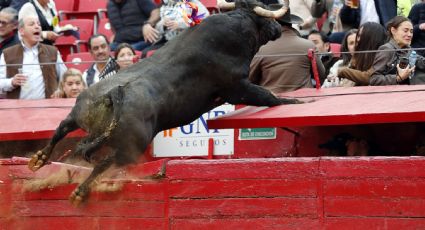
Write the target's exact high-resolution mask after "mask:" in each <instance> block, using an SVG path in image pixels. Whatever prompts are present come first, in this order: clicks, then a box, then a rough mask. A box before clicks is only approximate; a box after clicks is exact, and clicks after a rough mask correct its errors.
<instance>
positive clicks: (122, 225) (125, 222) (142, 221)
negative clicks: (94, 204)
mask: <svg viewBox="0 0 425 230" xmlns="http://www.w3.org/2000/svg"><path fill="white" fill-rule="evenodd" d="M98 229H102V230H115V229H120V230H121V229H143V230H157V229H168V227H167V226H166V225H165V221H164V219H163V218H127V217H125V218H123V217H116V218H99V225H98Z"/></svg>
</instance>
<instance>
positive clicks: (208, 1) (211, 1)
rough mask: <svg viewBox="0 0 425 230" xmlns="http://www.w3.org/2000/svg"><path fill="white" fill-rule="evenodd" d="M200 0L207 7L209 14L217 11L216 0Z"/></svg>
mask: <svg viewBox="0 0 425 230" xmlns="http://www.w3.org/2000/svg"><path fill="white" fill-rule="evenodd" d="M200 1H201V3H202V4H204V6H205V7H206V8H207V9H208V11H209V12H210V14H216V13H218V12H219V11H218V8H217V0H200Z"/></svg>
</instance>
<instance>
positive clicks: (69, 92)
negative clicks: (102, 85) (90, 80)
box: [53, 68, 87, 98]
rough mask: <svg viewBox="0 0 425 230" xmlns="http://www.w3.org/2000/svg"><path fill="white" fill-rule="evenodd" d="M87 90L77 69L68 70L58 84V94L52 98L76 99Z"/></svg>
mask: <svg viewBox="0 0 425 230" xmlns="http://www.w3.org/2000/svg"><path fill="white" fill-rule="evenodd" d="M85 88H87V87H86V83H85V82H84V80H83V75H82V73H81V72H80V71H79V70H78V69H74V68H69V69H68V70H67V71H66V72H65V73H64V74H63V76H62V80H61V81H60V82H59V90H58V91H59V93H58V94H55V95H54V96H53V98H76V97H78V95H80V93H81V92H83V90H84V89H85Z"/></svg>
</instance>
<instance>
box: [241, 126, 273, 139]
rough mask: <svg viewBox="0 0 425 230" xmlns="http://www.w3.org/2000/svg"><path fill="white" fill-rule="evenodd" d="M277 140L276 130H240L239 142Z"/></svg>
mask: <svg viewBox="0 0 425 230" xmlns="http://www.w3.org/2000/svg"><path fill="white" fill-rule="evenodd" d="M264 139H276V128H255V129H239V140H264Z"/></svg>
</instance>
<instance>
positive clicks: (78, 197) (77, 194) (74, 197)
mask: <svg viewBox="0 0 425 230" xmlns="http://www.w3.org/2000/svg"><path fill="white" fill-rule="evenodd" d="M86 196H87V193H84V192H82V191H81V190H80V188H79V187H78V188H76V189H75V190H74V191H73V192H72V193H71V195H70V196H69V202H71V204H72V205H73V206H75V207H78V206H80V205H81V204H82V203H83V202H84V200H85V198H86Z"/></svg>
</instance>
